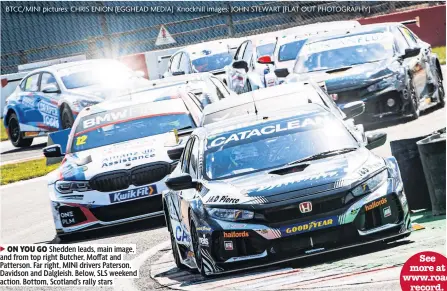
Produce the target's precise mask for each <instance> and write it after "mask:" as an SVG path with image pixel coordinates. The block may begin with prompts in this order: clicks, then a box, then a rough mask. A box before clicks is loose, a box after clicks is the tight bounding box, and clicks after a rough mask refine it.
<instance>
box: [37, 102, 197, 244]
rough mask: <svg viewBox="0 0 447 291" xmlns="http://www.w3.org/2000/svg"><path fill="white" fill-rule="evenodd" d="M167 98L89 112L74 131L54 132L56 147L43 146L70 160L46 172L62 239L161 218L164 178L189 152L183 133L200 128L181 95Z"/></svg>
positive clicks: (109, 105) (51, 153)
mask: <svg viewBox="0 0 447 291" xmlns="http://www.w3.org/2000/svg"><path fill="white" fill-rule="evenodd" d="M168 97H169V96H165V97H163V98H159V100H161V101H157V100H155V101H154V100H152V101H144V102H143V101H139V102H135V101H133V102H131V101H129V100H128V99H126V100H125V101H124V100H123V101H120V102H110V103H102V104H99V105H96V106H93V107H89V108H86V109H85V110H83V111H81V113H80V115H79V116H78V118H77V119H76V121H75V123H74V125H73V128H72V129H71V131H70V132H69V130H65V131H60V132H56V133H53V134H51V135H50V138H51V139H52V141H53V142H54V144H53V145H50V146H48V147H46V148H45V149H44V154H45V156H46V157H47V158H55V157H61V156H64V159H63V161H62V164H61V166H60V167H59V168H58V169H57V170H56V171H54V172H52V173H50V174H49V175H48V178H49V181H48V190H49V196H50V200H51V204H52V207H51V209H52V212H53V218H54V223H55V227H56V233H57V235H58V236H59V237H60V238H64V236H65V238H67V237H66V235H67V234H71V233H73V232H78V231H84V230H90V229H93V228H98V227H103V226H109V225H114V224H119V223H124V222H130V221H135V220H139V219H144V218H148V217H153V216H159V215H163V207H162V204H161V193H162V191H163V190H165V189H166V185H165V183H164V179H165V176H166V175H168V174H169V173H170V172H171V171H172V170H173V169H174V167H175V165H176V163H177V161H178V159H179V158H180V155H181V152H182V149H183V145H182V143H183V141H182V138H178V136H182V135H185V134H186V135H187V134H189V132H190V131H191V129H192V128H195V127H196V124H197V118H196V116H192V114H190V111H189V108H188V107H187V105H185V102H184V100H183V99H182V98H178V97H175V98H174V97H172V98H168ZM177 132H178V135H177ZM68 133H69V134H68ZM64 135H65V137H63V136H64ZM64 138H65V140H68V141H67V143H66V144H67V147H66V151H65V153H63V150H62V148H63V147H61V144H65V143H64ZM64 150H65V148H64Z"/></svg>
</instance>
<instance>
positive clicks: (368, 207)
mask: <svg viewBox="0 0 447 291" xmlns="http://www.w3.org/2000/svg"><path fill="white" fill-rule="evenodd" d="M387 203H388V200H386V198H385V197H383V198H382V199H380V200H377V201H373V202H371V203H370V204H368V205H365V210H366V211H370V210H373V209H374V208H377V207H379V206H382V205H385V204H387Z"/></svg>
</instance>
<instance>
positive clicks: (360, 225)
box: [197, 191, 411, 275]
mask: <svg viewBox="0 0 447 291" xmlns="http://www.w3.org/2000/svg"><path fill="white" fill-rule="evenodd" d="M215 222H217V224H218V226H217V227H216V224H214V223H215ZM197 229H198V231H199V229H205V230H206V231H204V232H203V233H199V235H200V236H202V237H203V238H205V237H206V238H207V239H208V241H209V242H208V243H207V245H202V246H201V248H202V253H203V252H204V253H205V254H207V256H202V257H203V259H204V260H207V265H208V266H211V267H212V270H208V272H207V273H208V274H210V275H211V274H218V273H225V272H232V271H235V270H239V269H247V268H255V267H259V266H265V265H270V264H274V263H278V262H283V261H288V260H293V259H297V258H303V257H307V256H313V255H317V254H322V253H327V252H332V251H335V250H339V249H344V248H349V247H353V246H357V245H362V244H367V243H373V242H376V241H381V240H386V239H392V238H400V237H404V236H407V235H409V233H410V230H411V222H410V215H409V210H408V205H407V202H406V198H405V194H404V193H403V192H402V191H400V192H397V193H396V192H392V193H388V194H387V195H384V196H377V194H375V193H373V194H370V195H368V196H367V197H364V198H362V199H360V200H358V201H356V202H354V203H352V204H351V205H350V206H349V205H348V206H346V207H344V208H343V209H340V210H336V211H331V212H329V213H324V214H320V215H316V216H315V217H313V216H310V217H307V218H303V219H300V220H297V221H293V222H291V221H287V222H284V223H274V224H255V223H230V222H223V221H213V222H211V223H210V224H209V225H208V226H205V227H202V228H200V227H199V228H197Z"/></svg>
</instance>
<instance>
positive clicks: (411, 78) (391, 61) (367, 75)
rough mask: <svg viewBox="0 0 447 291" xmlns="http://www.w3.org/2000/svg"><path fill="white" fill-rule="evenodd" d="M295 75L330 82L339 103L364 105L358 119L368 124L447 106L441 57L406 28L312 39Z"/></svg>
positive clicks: (378, 27) (376, 27) (371, 28)
mask: <svg viewBox="0 0 447 291" xmlns="http://www.w3.org/2000/svg"><path fill="white" fill-rule="evenodd" d="M293 72H294V75H296V76H298V77H303V78H309V77H310V78H313V79H315V80H316V81H325V84H326V88H327V91H328V93H329V94H331V96H332V97H333V98H334V100H335V101H336V102H337V103H338V104H344V103H347V102H351V101H357V100H362V101H364V102H365V104H366V109H365V113H364V114H362V115H361V116H359V119H360V120H361V121H362V122H365V123H369V122H375V121H379V120H382V119H384V118H387V117H396V116H408V115H410V116H412V118H414V119H416V118H418V117H419V114H420V111H421V110H424V109H426V108H428V107H431V106H433V105H436V104H439V105H440V106H444V104H445V101H444V98H445V93H444V86H443V76H442V72H441V66H440V62H439V59H438V56H437V55H436V54H434V53H432V51H431V47H430V45H429V44H428V43H426V42H424V41H422V40H421V39H419V38H418V37H417V36H416V35H415V34H414V33H413V32H412V31H411V30H410V29H409V28H408V27H406V26H405V25H403V24H401V23H384V24H383V23H381V24H371V25H364V26H361V27H358V28H355V29H352V30H350V31H349V33H339V34H333V35H329V36H322V37H315V38H312V39H309V40H308V41H307V42H306V44H305V45H304V46H303V48H302V49H301V51H300V53H299V54H298V57H297V59H296V63H295V66H294V69H293Z"/></svg>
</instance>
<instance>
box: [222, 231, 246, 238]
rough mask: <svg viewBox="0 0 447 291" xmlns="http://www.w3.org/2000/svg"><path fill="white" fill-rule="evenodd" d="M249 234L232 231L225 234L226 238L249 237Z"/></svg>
mask: <svg viewBox="0 0 447 291" xmlns="http://www.w3.org/2000/svg"><path fill="white" fill-rule="evenodd" d="M248 236H249V234H248V232H246V231H240V232H239V231H231V232H224V238H238V237H248Z"/></svg>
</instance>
